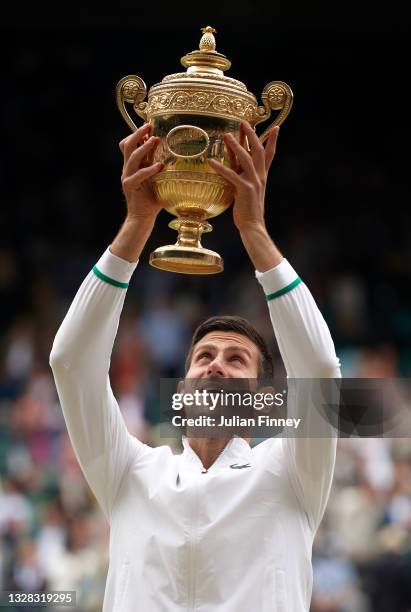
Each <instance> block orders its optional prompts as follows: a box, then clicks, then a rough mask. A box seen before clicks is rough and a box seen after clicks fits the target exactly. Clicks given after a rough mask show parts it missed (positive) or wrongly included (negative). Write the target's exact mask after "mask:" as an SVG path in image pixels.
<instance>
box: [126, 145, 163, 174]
mask: <svg viewBox="0 0 411 612" xmlns="http://www.w3.org/2000/svg"><path fill="white" fill-rule="evenodd" d="M159 142H160V138H158V137H155V136H151V138H149V139H148V140H147V142H145V143H144V144H143V145H141V147H138V149H134V150H133V152H132V153H131V155H130V157H129V159H128V161H127V162H126V163H125V164H124V168H123V176H124V177H127V176H130V175H131V174H134V173H135V172H137V170H139V168H140V167H141V166H142V164H143V161H144V159H145V158H148V159H147V160H146V162H147V164H149V165H151V163H152V153H153V151H154V150H155V148H156V147H157V146H158V143H159ZM150 157H151V163H150Z"/></svg>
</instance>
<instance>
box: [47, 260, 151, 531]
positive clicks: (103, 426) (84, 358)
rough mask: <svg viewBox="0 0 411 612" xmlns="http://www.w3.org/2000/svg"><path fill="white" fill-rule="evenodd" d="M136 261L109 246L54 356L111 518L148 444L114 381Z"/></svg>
mask: <svg viewBox="0 0 411 612" xmlns="http://www.w3.org/2000/svg"><path fill="white" fill-rule="evenodd" d="M136 265H137V262H136V263H129V262H127V261H124V260H123V259H120V258H119V257H117V256H115V255H113V254H112V253H111V252H110V251H109V249H107V250H106V252H105V253H104V254H103V256H102V257H101V258H100V260H99V261H98V262H97V264H96V266H95V268H94V269H93V270H95V271H91V272H90V273H89V274H88V275H87V277H86V278H85V280H84V281H83V283H82V285H81V287H80V289H79V290H78V292H77V295H76V296H75V298H74V301H73V303H72V304H71V306H70V309H69V311H68V312H67V315H66V317H65V319H64V321H63V323H62V324H61V326H60V329H59V330H58V332H57V335H56V337H55V340H54V344H53V348H52V351H51V355H50V365H51V367H52V370H53V374H54V379H55V382H56V387H57V392H58V395H59V399H60V403H61V407H62V410H63V414H64V419H65V421H66V425H67V430H68V433H69V436H70V440H71V442H72V445H73V448H74V450H75V453H76V456H77V459H78V461H79V463H80V467H81V469H82V471H83V473H84V475H85V477H86V480H87V482H88V484H89V485H90V487H91V489H92V491H93V493H94V495H95V496H96V498H97V500H98V502H99V504H100V505H101V507H102V509H103V511H104V513H105V515H106V517H107V519H108V520H110V512H111V508H112V505H113V503H114V500H115V497H116V494H117V491H118V490H119V486H120V483H121V480H122V477H123V475H124V474H125V471H126V470H127V468H128V466H129V465H130V463H131V462H132V461H133V459H135V458H136V456H137V455H138V454H139V453H140V451H141V450H142V447H143V446H144V445H143V444H142V443H141V442H139V441H138V440H137V439H136V438H134V437H133V436H131V435H130V434H129V432H128V431H127V428H126V425H125V423H124V420H123V417H122V415H121V413H120V409H119V407H118V404H117V401H116V400H115V398H114V395H113V393H112V390H111V386H110V381H109V367H110V357H111V351H112V348H113V344H114V339H115V336H116V333H117V328H118V324H119V319H120V314H121V310H122V307H123V303H124V298H125V295H126V287H127V284H128V281H129V280H130V278H131V275H132V273H133V270H134V269H135V267H136ZM97 274H99V275H100V277H99V276H97ZM102 278H105V279H106V280H102Z"/></svg>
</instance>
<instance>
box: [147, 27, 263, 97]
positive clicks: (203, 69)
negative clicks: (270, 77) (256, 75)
mask: <svg viewBox="0 0 411 612" xmlns="http://www.w3.org/2000/svg"><path fill="white" fill-rule="evenodd" d="M201 32H202V34H203V35H202V37H201V39H200V44H199V48H198V49H196V50H195V51H191V52H190V53H187V54H186V55H184V56H183V57H182V58H181V60H180V61H181V63H182V65H183V66H184V67H185V68H187V70H186V72H178V73H176V74H168V75H166V76H165V77H164V78H163V80H162V82H163V83H164V82H167V81H181V80H182V79H184V80H186V79H190V80H191V79H201V80H202V81H203V82H204V81H207V80H212V81H214V83H215V81H220V83H221V84H222V82H223V83H224V85H225V86H231V87H234V88H235V89H241V90H242V91H244V92H247V87H246V85H245V84H244V83H242V82H241V81H238V80H237V79H233V78H232V77H228V76H225V75H224V71H225V70H228V69H229V68H230V66H231V62H230V60H229V59H228V58H227V57H226V56H225V55H224V54H223V53H219V52H218V51H217V50H216V41H215V37H214V34H216V33H217V30H215V29H214V28H212V27H211V26H206V27H205V28H201ZM155 87H156V86H155ZM247 93H249V92H247ZM249 95H252V94H249Z"/></svg>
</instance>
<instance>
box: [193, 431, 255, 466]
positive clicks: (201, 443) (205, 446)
mask: <svg viewBox="0 0 411 612" xmlns="http://www.w3.org/2000/svg"><path fill="white" fill-rule="evenodd" d="M231 439H232V438H187V442H188V443H189V445H190V446H191V448H192V449H193V451H194V452H195V453H196V454H197V455H198V457H199V459H200V461H201V463H202V464H203V466H204V468H205V469H206V470H208V469H209V468H210V467H211V466H212V465H213V463H214V461H216V459H217V458H218V457H219V456H220V455H221V453H222V452H223V450H224V449H225V447H226V446H227V444H228V443H229V442H230V440H231ZM245 440H246V441H247V442H248V443H249V441H250V439H249V438H245Z"/></svg>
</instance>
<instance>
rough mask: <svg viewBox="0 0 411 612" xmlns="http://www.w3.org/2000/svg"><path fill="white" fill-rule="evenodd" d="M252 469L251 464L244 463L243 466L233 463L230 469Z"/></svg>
mask: <svg viewBox="0 0 411 612" xmlns="http://www.w3.org/2000/svg"><path fill="white" fill-rule="evenodd" d="M249 467H251V465H250V464H249V463H242V464H241V465H240V464H238V463H232V464H231V465H230V468H231V469H232V470H242V469H243V468H249Z"/></svg>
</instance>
